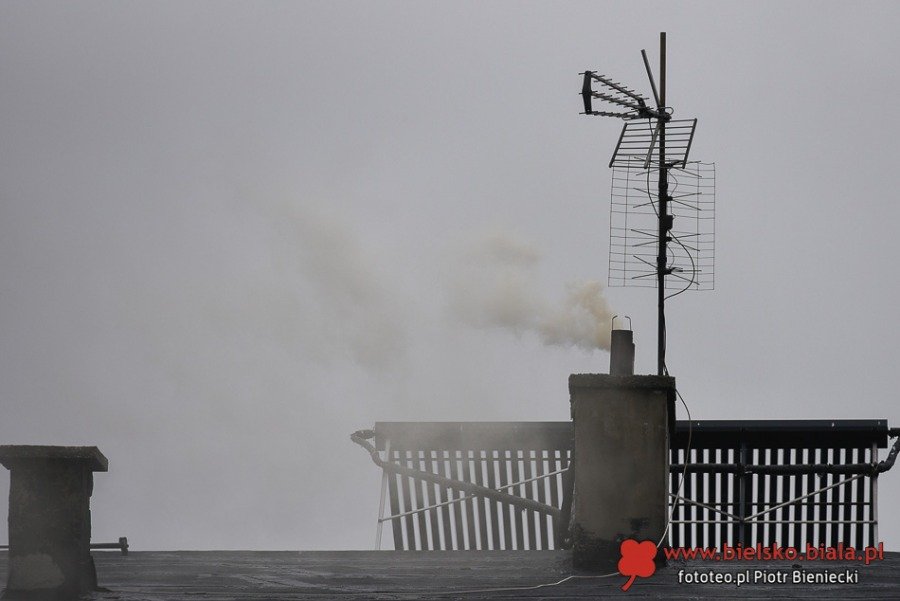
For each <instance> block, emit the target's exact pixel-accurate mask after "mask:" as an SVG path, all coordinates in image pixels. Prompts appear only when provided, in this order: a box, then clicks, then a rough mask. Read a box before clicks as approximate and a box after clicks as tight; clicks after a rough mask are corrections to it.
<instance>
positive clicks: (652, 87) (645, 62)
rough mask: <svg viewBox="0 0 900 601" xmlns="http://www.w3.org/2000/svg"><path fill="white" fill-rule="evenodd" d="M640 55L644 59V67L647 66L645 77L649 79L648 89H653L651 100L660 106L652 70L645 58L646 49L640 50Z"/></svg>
mask: <svg viewBox="0 0 900 601" xmlns="http://www.w3.org/2000/svg"><path fill="white" fill-rule="evenodd" d="M641 56H642V57H643V59H644V67H646V68H647V78H648V79H649V80H650V89H651V90H652V91H653V100H655V101H656V106H662V103H661V102H660V101H659V94H658V93H657V92H656V82H655V81H653V71H651V70H650V61H649V60H647V51H646V50H641Z"/></svg>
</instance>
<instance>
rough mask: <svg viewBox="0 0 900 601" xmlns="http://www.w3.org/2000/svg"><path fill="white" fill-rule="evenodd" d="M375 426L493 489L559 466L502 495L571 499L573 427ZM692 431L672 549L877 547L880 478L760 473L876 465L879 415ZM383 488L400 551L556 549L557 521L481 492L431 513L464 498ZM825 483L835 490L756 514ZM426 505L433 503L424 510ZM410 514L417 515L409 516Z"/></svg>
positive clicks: (382, 437)
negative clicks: (789, 468) (569, 469)
mask: <svg viewBox="0 0 900 601" xmlns="http://www.w3.org/2000/svg"><path fill="white" fill-rule="evenodd" d="M375 432H376V446H377V448H378V450H379V451H382V452H383V453H386V454H387V456H389V457H390V459H391V460H393V461H396V462H398V463H400V464H402V465H406V466H408V467H412V468H415V469H419V470H425V471H431V472H433V473H437V474H440V475H443V476H445V477H449V478H453V479H461V480H465V481H468V482H474V483H476V484H480V485H484V486H488V487H491V488H500V487H503V486H505V485H508V484H510V483H515V482H521V481H522V480H531V479H532V478H536V477H538V478H539V477H541V476H546V475H547V474H551V473H552V472H560V473H556V474H553V475H551V476H548V477H545V478H540V479H538V480H532V481H531V482H528V483H526V484H519V485H517V486H515V487H513V488H512V489H507V491H508V492H511V493H513V494H516V495H517V496H521V497H524V498H528V499H533V500H536V501H539V502H542V503H548V504H550V505H552V506H554V507H557V508H561V507H563V506H564V505H566V503H567V501H568V500H570V497H571V478H570V477H569V476H568V474H567V472H565V471H560V470H563V469H564V468H566V467H567V466H568V464H569V460H570V457H571V449H572V424H571V422H427V423H408V422H381V423H377V424H376V425H375ZM690 438H691V448H690V451H689V452H688V451H687V442H688V423H687V422H683V421H682V422H678V423H677V424H676V428H675V434H674V437H673V439H672V444H671V455H670V464H671V478H670V490H671V491H672V495H673V497H674V495H676V493H678V496H680V497H682V498H683V499H685V500H687V501H688V502H684V501H678V502H673V503H672V505H671V510H672V520H671V524H670V529H669V543H670V544H671V545H673V546H684V547H713V546H718V547H721V546H722V545H723V544H726V543H727V544H729V545H731V546H736V545H739V544H740V545H744V546H748V545H755V544H757V543H759V544H763V545H771V544H778V545H781V546H782V547H787V546H793V547H795V548H798V549H801V550H803V549H805V547H806V545H808V544H809V545H813V546H820V545H826V546H837V545H838V544H840V543H842V544H844V545H845V546H850V545H852V546H853V547H855V548H862V547H863V546H867V545H873V544H877V543H878V536H877V476H874V477H873V476H872V475H870V474H863V475H860V476H859V477H855V478H854V477H853V476H854V475H853V474H835V473H824V472H821V473H812V472H810V473H789V474H783V473H757V471H756V470H758V469H760V468H762V471H765V470H766V469H776V470H777V469H778V466H802V465H819V466H822V465H832V466H842V465H843V466H846V465H847V464H865V463H869V464H871V463H872V462H875V461H877V459H878V449H879V448H885V447H886V446H887V423H886V422H885V421H884V420H841V421H830V420H812V421H694V422H691V428H690ZM686 459H687V460H688V469H687V471H684V467H683V466H684V464H685V460H686ZM682 474H684V482H683V483H682V487H681V490H680V491H678V490H677V488H678V482H679V480H680V479H681V477H682ZM848 479H849V480H848ZM842 481H843V483H841V482H842ZM384 485H385V489H386V490H385V491H384V492H385V493H386V496H387V499H388V502H389V507H388V508H386V509H387V510H388V511H389V514H388V515H387V516H386V524H391V525H392V527H391V531H392V534H393V542H394V548H395V549H403V550H476V549H477V550H539V549H553V548H555V546H556V545H557V541H555V540H554V533H555V530H556V524H555V523H554V521H553V518H552V517H550V516H543V515H540V514H537V513H536V512H535V511H532V510H522V509H520V508H517V507H514V506H511V505H509V504H507V503H500V502H498V501H494V500H488V499H483V498H468V499H465V500H464V501H461V502H453V503H448V504H445V505H440V506H437V507H432V508H429V507H431V506H435V505H438V504H440V503H447V502H448V501H458V500H459V499H462V498H463V497H464V495H463V494H462V493H461V492H459V491H455V490H451V489H447V488H444V487H442V486H439V485H436V484H431V483H427V482H422V481H419V480H415V479H413V478H409V477H406V476H400V475H392V474H385V476H384ZM830 485H836V486H834V487H833V488H830V489H828V490H825V491H824V492H820V493H818V494H814V495H812V496H809V497H808V498H805V499H803V500H801V501H799V502H796V503H791V504H788V505H785V506H784V507H779V508H777V509H774V510H773V511H771V512H769V513H765V514H763V515H760V516H758V517H756V518H753V517H752V516H754V515H755V514H758V513H760V512H763V511H765V510H766V509H768V508H770V507H773V506H776V505H780V504H782V503H786V502H788V501H791V500H793V499H797V498H799V497H801V496H804V495H808V494H810V493H813V492H815V491H818V490H820V489H822V488H825V487H828V486H830ZM697 503H700V504H702V505H698V504H697ZM704 506H705V507H704ZM424 508H429V509H425V510H424V511H418V510H422V509H424ZM411 511H412V512H415V513H412V514H407V515H404V514H406V513H407V512H411ZM722 512H725V513H722ZM727 514H730V515H727ZM390 516H400V517H395V518H393V519H391V517H390Z"/></svg>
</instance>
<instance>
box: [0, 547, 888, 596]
mask: <svg viewBox="0 0 900 601" xmlns="http://www.w3.org/2000/svg"><path fill="white" fill-rule="evenodd" d="M5 556H6V554H5V553H2V552H0V577H3V576H4V575H5V570H6V557H5ZM95 557H96V561H97V569H98V571H99V573H100V578H101V580H102V582H103V583H104V585H106V586H107V588H109V589H110V591H109V592H101V593H94V594H92V595H90V596H87V597H85V598H86V599H95V600H97V601H114V600H117V601H188V600H196V599H204V600H206V601H231V600H257V601H261V600H264V599H265V600H271V601H286V600H289V599H304V600H306V599H310V600H312V599H315V600H317V601H321V600H324V599H340V600H344V601H362V600H370V599H371V600H386V599H401V600H402V599H464V600H475V599H584V600H589V599H590V600H596V599H618V600H622V599H644V600H646V599H672V600H675V601H687V600H691V599H754V600H765V601H771V600H772V599H779V600H782V599H805V600H815V601H821V600H822V599H870V600H888V599H890V600H892V601H896V600H897V599H898V598H900V594H898V591H900V553H888V554H887V555H886V558H885V560H884V561H881V562H877V563H875V564H872V565H869V566H864V565H862V564H861V563H847V562H807V565H806V566H805V567H806V568H807V569H808V570H809V571H810V572H822V571H823V570H824V569H826V568H827V569H828V570H831V571H841V570H844V569H853V570H855V569H858V570H859V583H858V584H846V585H839V584H834V585H822V584H816V585H814V584H792V583H787V584H783V585H771V584H769V585H767V584H752V583H751V584H745V585H742V586H741V587H740V588H738V587H736V586H735V585H733V584H732V585H724V584H679V582H678V574H679V572H680V571H682V570H684V571H685V572H694V571H697V572H703V573H708V572H709V571H710V570H712V571H713V572H714V573H732V574H733V573H736V572H739V571H745V570H767V571H769V572H770V573H774V572H779V573H790V572H791V571H792V567H791V564H790V563H789V562H759V561H741V562H730V563H726V562H702V561H693V562H687V563H674V564H672V565H669V566H667V567H663V568H659V569H658V570H657V571H656V573H655V574H653V575H652V576H650V577H649V578H638V579H637V580H636V581H635V583H634V585H633V586H632V587H631V588H630V589H629V590H628V592H627V593H623V592H622V591H621V590H620V588H619V587H620V586H622V584H623V583H624V582H625V581H626V578H625V577H624V576H621V575H615V576H613V577H608V578H596V577H585V578H576V579H572V580H568V581H566V582H563V583H561V584H559V585H556V586H549V587H547V586H545V587H541V588H533V589H530V590H493V589H508V588H515V587H534V586H538V585H541V584H549V583H554V582H558V581H560V580H562V579H563V578H566V577H568V576H571V575H573V573H574V572H573V571H572V568H571V565H572V564H571V555H570V553H568V552H566V551H431V552H414V551H331V552H328V551H311V552H299V553H298V552H296V551H294V552H290V551H284V552H253V551H227V552H221V551H205V552H200V551H179V552H134V553H130V554H129V555H127V556H123V555H121V554H119V553H116V552H99V553H95ZM578 575H580V576H589V575H587V574H584V573H580V574H578ZM486 589H492V590H486ZM468 590H479V591H480V592H468V593H464V592H462V591H468Z"/></svg>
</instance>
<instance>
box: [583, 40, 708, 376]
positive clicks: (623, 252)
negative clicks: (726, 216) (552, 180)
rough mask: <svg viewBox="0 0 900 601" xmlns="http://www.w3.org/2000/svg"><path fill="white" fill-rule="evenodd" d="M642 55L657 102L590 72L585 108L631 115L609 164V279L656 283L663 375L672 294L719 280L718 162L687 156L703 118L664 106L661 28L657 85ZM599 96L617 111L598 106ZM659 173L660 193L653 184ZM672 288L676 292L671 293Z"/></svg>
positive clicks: (627, 283)
mask: <svg viewBox="0 0 900 601" xmlns="http://www.w3.org/2000/svg"><path fill="white" fill-rule="evenodd" d="M641 56H642V57H643V59H644V67H645V68H646V70H647V77H648V78H649V80H650V89H651V90H652V92H653V102H652V103H651V101H650V100H649V99H647V98H644V97H643V96H641V95H640V94H638V93H637V92H635V91H634V90H632V89H630V88H628V87H626V86H624V85H622V84H621V83H618V82H615V81H613V80H612V78H610V77H608V76H606V75H598V74H597V73H596V72H595V71H585V72H584V73H581V75H583V76H584V81H583V84H582V88H581V97H582V99H583V101H584V113H582V114H585V115H598V116H601V117H616V118H619V119H623V120H625V125H624V127H623V128H622V133H621V134H620V135H619V140H618V143H617V144H616V148H615V150H614V151H613V156H612V159H611V160H610V162H609V166H610V168H612V169H613V183H612V202H611V204H610V257H609V283H610V285H612V286H617V285H618V286H655V287H656V289H657V295H658V319H657V373H658V374H659V375H666V374H668V370H667V368H666V313H665V304H666V299H668V298H671V297H673V296H676V295H678V294H681V293H682V292H685V291H687V290H690V289H693V290H709V289H712V288H713V287H714V284H715V274H714V259H715V164H714V163H701V162H699V161H689V160H688V154H689V153H690V150H691V143H692V142H693V139H694V130H695V129H696V127H697V120H696V119H673V118H672V115H673V113H674V111H673V110H672V108H671V107H670V106H668V105H667V104H666V34H665V32H662V33H660V34H659V88H657V86H656V81H655V80H654V78H653V71H652V70H651V68H650V61H649V59H648V58H647V52H646V51H645V50H641ZM595 87H596V89H595ZM596 100H599V101H601V102H603V103H606V104H607V105H612V106H606V107H604V108H613V109H615V110H594V102H595V101H596ZM654 104H655V106H654ZM654 174H655V175H656V176H657V185H656V194H655V195H654V193H653V190H652V189H651V183H650V179H651V176H652V175H654ZM670 179H672V180H673V181H674V186H673V187H672V188H671V189H670V187H669V181H670ZM675 217H678V218H679V229H675V227H674V225H675ZM670 242H675V243H676V244H675V245H672V246H670V244H669V243H670ZM654 255H655V256H654ZM667 277H668V278H669V279H668V281H667ZM669 289H677V291H676V292H674V293H672V294H668V295H667V294H666V291H667V290H669Z"/></svg>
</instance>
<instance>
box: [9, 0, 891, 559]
mask: <svg viewBox="0 0 900 601" xmlns="http://www.w3.org/2000/svg"><path fill="white" fill-rule="evenodd" d="M898 24H900V6H898V5H897V4H896V3H879V2H867V3H844V2H827V3H823V2H816V3H800V2H791V3H781V2H779V3H758V2H754V3H749V2H748V3H732V2H721V1H719V2H712V3H701V2H690V3H673V2H664V3H644V4H641V3H638V4H635V3H624V2H622V3H596V2H594V3H520V2H515V3H511V2H492V3H480V2H479V3H464V2H452V3H393V2H375V3H335V2H322V3H313V2H302V3H300V2H297V3H287V2H278V3H267V2H254V3H227V2H214V3H202V2H190V3H182V2H170V3H150V2H121V3H112V2H107V3H92V2H81V3H77V4H70V3H61V2H60V3H35V2H7V3H3V4H0V82H2V84H0V273H2V274H3V279H2V283H0V416H2V417H0V440H2V442H4V443H32V444H96V445H97V446H99V447H100V449H101V450H102V451H103V452H104V453H106V455H107V456H108V457H109V459H110V472H109V473H108V474H103V475H99V476H98V477H97V478H96V487H95V494H94V500H93V524H94V538H95V539H98V540H99V539H104V540H107V539H109V540H114V539H115V538H116V537H118V536H122V535H127V536H128V537H129V540H130V541H133V545H134V547H135V548H138V549H204V548H245V549H251V548H259V549H283V548H284V549H310V548H370V547H371V545H372V543H373V539H374V532H375V515H376V511H377V496H378V491H379V475H378V472H377V469H376V468H375V466H374V465H372V464H371V462H370V461H369V458H368V457H367V456H366V454H365V453H364V452H363V451H362V450H360V449H359V448H357V447H355V446H354V445H353V444H352V443H351V442H350V441H349V439H348V435H349V433H350V432H351V431H353V430H356V429H359V428H363V427H369V426H371V424H372V423H373V422H374V421H375V420H378V419H384V420H387V419H409V420H441V419H454V420H491V419H494V420H564V419H568V411H569V408H568V392H567V388H566V378H567V376H568V374H569V373H572V372H589V371H605V370H606V367H607V365H608V355H607V354H606V353H605V352H602V351H595V352H593V353H591V352H587V351H584V350H582V349H580V348H577V347H572V348H567V347H547V346H544V345H543V344H542V343H541V340H540V338H539V337H538V336H537V335H534V334H532V333H529V332H527V331H524V332H521V333H520V334H519V335H515V334H513V333H510V332H508V331H505V330H501V329H497V328H482V329H479V328H474V327H471V326H470V325H467V324H466V323H463V322H461V321H460V320H459V319H458V318H457V317H456V316H455V315H454V313H453V312H452V311H450V310H448V307H449V305H450V301H451V299H452V290H451V288H452V285H453V284H452V282H453V281H454V276H455V275H456V273H457V266H458V261H459V257H460V256H461V252H462V251H461V249H465V248H467V245H469V244H470V242H471V241H472V240H478V239H480V238H481V237H484V236H486V235H503V236H508V237H510V238H511V239H514V240H517V241H521V243H522V244H524V245H527V247H528V248H530V249H533V251H534V253H535V257H539V261H537V262H536V263H535V267H534V270H533V272H532V274H531V277H533V280H530V282H533V290H534V292H535V294H537V295H538V296H539V297H540V298H543V299H547V300H548V302H553V301H560V300H561V299H562V298H563V296H564V293H565V286H566V284H567V283H569V282H576V281H584V280H590V279H595V280H600V281H603V282H605V281H606V276H607V273H606V272H607V267H606V265H607V247H608V239H607V238H608V227H609V214H608V212H609V184H610V179H609V178H610V172H609V170H608V169H607V168H606V163H607V162H608V160H609V155H610V152H611V151H612V148H613V146H614V143H615V138H616V135H617V133H618V130H619V128H620V127H621V124H620V123H618V122H615V121H613V120H605V119H600V118H588V117H585V116H581V115H579V114H578V112H579V111H580V110H581V107H580V97H579V96H578V91H579V89H580V79H579V76H578V72H579V71H582V70H584V69H585V68H592V69H593V68H597V69H602V71H603V72H606V73H610V74H612V75H614V76H615V77H616V78H618V79H619V80H620V81H624V82H628V83H629V84H630V85H631V86H633V87H636V88H637V89H639V90H644V91H646V92H647V93H649V90H648V89H647V88H648V86H647V85H646V84H645V75H644V73H643V67H642V64H641V61H640V54H639V51H640V49H641V48H642V47H643V48H646V49H647V50H648V51H649V52H650V53H651V56H653V57H655V56H656V44H657V35H658V32H659V31H661V30H666V31H667V32H668V35H669V103H670V104H672V105H673V106H674V107H675V108H676V115H677V116H679V117H694V116H696V117H698V118H699V119H700V123H699V126H698V129H697V134H696V138H695V143H694V147H693V149H692V156H693V158H697V159H703V160H707V161H715V162H716V163H717V170H718V171H717V183H718V196H717V203H718V207H717V215H718V222H717V270H716V271H717V273H716V290H715V291H713V292H702V293H690V294H684V295H681V296H679V297H678V298H677V299H675V300H673V301H672V302H671V304H670V310H669V355H668V358H669V361H668V362H669V367H670V371H671V372H672V374H673V375H675V376H676V377H677V380H678V386H679V389H680V390H681V391H682V393H683V395H684V397H685V399H686V400H687V402H688V403H689V404H690V406H691V410H692V412H693V416H694V418H696V419H740V418H748V419H760V418H831V417H834V418H887V419H888V420H889V421H890V423H891V424H892V425H896V424H897V423H900V412H898V410H897V403H896V400H895V399H896V390H895V388H896V386H895V384H894V383H893V376H892V373H893V370H894V369H896V361H897V356H898V353H897V344H898V342H897V341H898V334H900V332H898V326H897V320H896V317H895V313H896V307H897V306H900V288H898V285H897V284H896V281H895V280H896V278H895V276H894V275H893V273H894V269H893V267H894V265H893V263H894V262H895V261H896V259H897V257H898V256H900V242H898V238H897V237H896V235H894V230H895V228H896V224H897V223H898V222H900V209H898V207H897V203H896V193H895V188H896V183H895V180H896V165H897V164H898V159H900V150H898V144H897V140H898V138H900V116H898V114H897V112H896V111H895V110H894V109H893V108H892V105H893V100H894V99H895V98H897V96H898V94H900V76H898V75H897V72H896V61H897V56H898V51H900V42H898V41H897V36H896V29H897V26H898ZM654 60H655V59H654ZM606 296H607V299H608V301H609V303H610V304H611V306H612V308H613V310H614V311H616V312H618V313H624V314H629V315H630V316H631V317H632V319H633V323H634V328H635V332H636V333H635V338H636V343H637V345H638V360H637V368H638V371H640V372H643V373H651V372H653V371H654V370H655V351H654V349H655V327H656V326H655V302H654V300H655V295H654V293H653V291H652V290H646V289H621V288H614V289H611V290H608V291H607V294H606ZM0 478H3V479H4V480H6V481H8V476H7V474H6V472H3V473H2V475H0ZM880 493H881V502H882V507H890V506H893V505H896V502H897V500H898V499H900V473H894V472H891V473H888V474H886V475H885V476H884V477H883V479H882V483H881V488H880ZM0 497H3V499H2V501H0V503H2V505H0V513H5V512H6V505H5V503H6V499H5V495H0ZM881 518H882V528H881V535H882V538H883V539H884V541H885V543H886V545H887V546H888V548H891V549H894V550H897V549H900V516H897V515H896V512H891V511H883V512H882V514H881ZM5 537H6V523H5V520H0V539H5Z"/></svg>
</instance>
